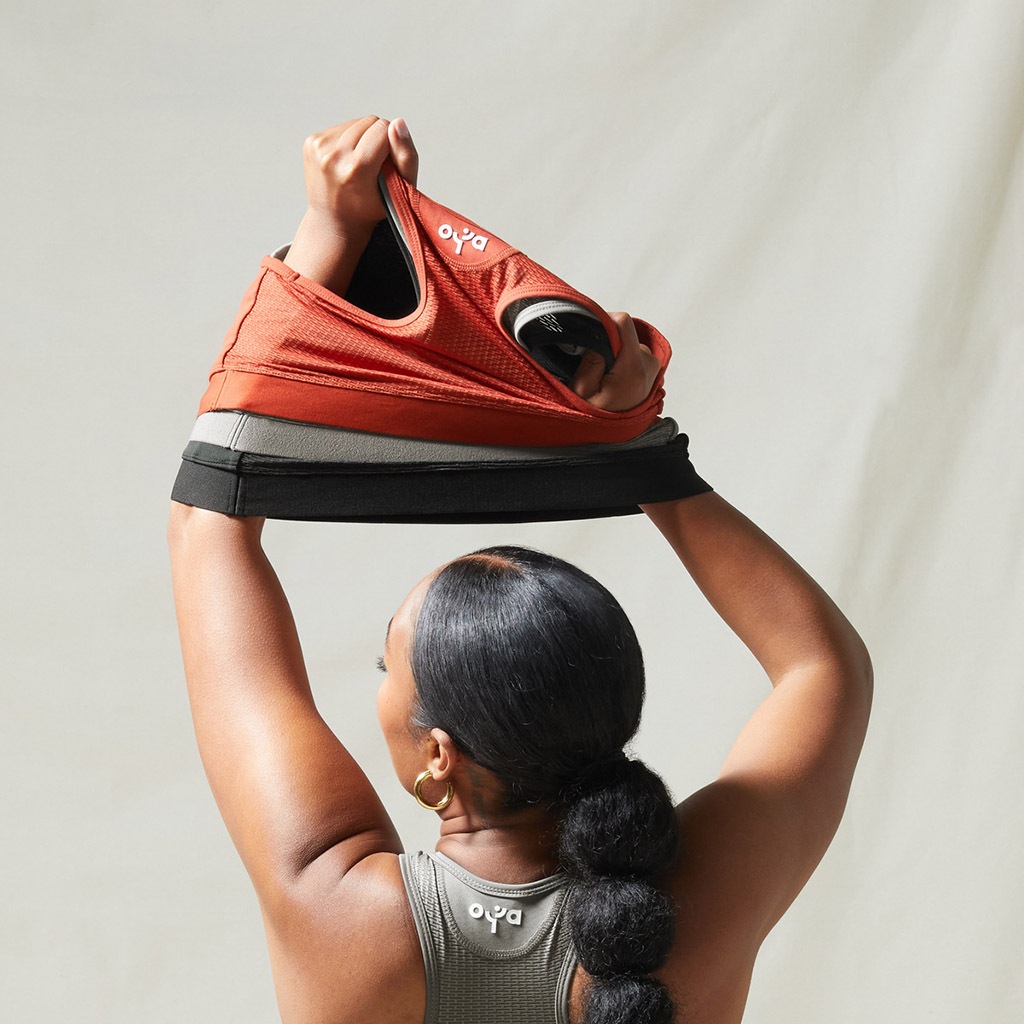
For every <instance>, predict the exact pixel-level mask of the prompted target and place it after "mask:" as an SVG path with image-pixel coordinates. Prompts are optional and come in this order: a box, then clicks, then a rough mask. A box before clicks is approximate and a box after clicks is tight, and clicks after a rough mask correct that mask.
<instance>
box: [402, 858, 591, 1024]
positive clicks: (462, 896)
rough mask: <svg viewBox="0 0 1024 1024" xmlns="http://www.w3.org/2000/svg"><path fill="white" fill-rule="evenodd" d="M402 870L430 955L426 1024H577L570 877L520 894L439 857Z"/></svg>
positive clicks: (411, 862)
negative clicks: (572, 1011)
mask: <svg viewBox="0 0 1024 1024" xmlns="http://www.w3.org/2000/svg"><path fill="white" fill-rule="evenodd" d="M399 863H400V866H401V871H402V879H403V881H404V882H405V888H406V893H407V895H408V897H409V904H410V907H411V908H412V914H413V919H414V920H415V922H416V932H417V935H418V936H419V940H420V948H421V950H422V952H423V965H424V970H425V973H426V986H427V1004H426V1013H425V1015H424V1024H569V987H570V985H571V983H572V978H573V974H574V973H575V970H576V965H577V960H576V953H575V950H574V948H573V945H572V939H571V937H570V934H569V925H568V920H567V916H566V914H565V913H564V912H563V911H564V907H565V899H566V896H567V894H568V888H569V882H568V879H567V877H566V876H565V875H563V874H558V875H553V876H551V877H549V878H543V879H540V880H539V881H536V882H529V883H526V884H523V885H510V884H504V883H499V882H490V881H485V880H484V879H481V878H477V877H476V876H475V875H473V874H470V872H468V871H466V870H465V869H464V868H462V867H460V866H459V865H458V864H456V863H455V862H454V861H453V860H451V859H450V858H448V857H445V856H444V855H443V854H439V853H415V854H403V855H402V856H401V857H400V858H399Z"/></svg>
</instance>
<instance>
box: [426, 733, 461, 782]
mask: <svg viewBox="0 0 1024 1024" xmlns="http://www.w3.org/2000/svg"><path fill="white" fill-rule="evenodd" d="M428 743H429V746H428V750H427V756H428V758H429V760H428V762H427V767H428V768H429V769H430V774H431V775H432V776H433V778H435V779H437V780H438V781H439V782H444V781H445V780H446V779H448V778H450V776H451V774H452V772H453V771H454V770H455V767H456V765H457V764H458V763H459V759H460V758H461V756H462V755H461V754H460V753H459V748H458V747H457V746H455V741H454V740H453V739H452V738H451V736H449V735H448V733H446V732H445V731H444V729H431V730H430V737H429V740H428Z"/></svg>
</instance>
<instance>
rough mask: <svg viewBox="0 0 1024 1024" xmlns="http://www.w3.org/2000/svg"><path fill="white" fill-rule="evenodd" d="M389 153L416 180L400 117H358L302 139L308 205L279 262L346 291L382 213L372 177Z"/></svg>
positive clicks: (414, 158)
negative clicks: (289, 245) (283, 257)
mask: <svg viewBox="0 0 1024 1024" xmlns="http://www.w3.org/2000/svg"><path fill="white" fill-rule="evenodd" d="M389 156H390V157H391V158H392V160H394V163H395V166H396V167H397V169H398V172H399V174H401V175H402V177H403V178H405V180H406V181H408V182H409V183H410V184H413V185H414V184H416V174H417V172H418V170H419V155H418V154H417V152H416V147H415V145H414V144H413V141H412V138H411V137H410V135H409V129H408V127H407V126H406V124H405V121H404V120H402V119H401V118H397V119H396V120H394V121H392V122H390V123H388V122H387V121H385V120H384V119H383V118H380V117H375V116H372V115H371V116H369V117H361V118H357V119H356V120H354V121H346V122H345V123H344V124H339V125H335V126H334V127H333V128H328V129H327V130H326V131H322V132H318V133H317V134H315V135H310V136H309V138H308V139H306V141H305V143H304V144H303V147H302V161H303V166H304V169H305V177H306V200H307V208H306V213H305V215H304V216H303V218H302V223H301V224H300V225H299V229H298V231H297V232H296V233H295V238H294V240H293V241H292V244H291V248H290V249H289V251H288V254H287V256H286V257H285V260H284V262H285V263H287V264H288V266H290V267H291V268H292V269H293V270H297V271H298V272H299V273H300V274H302V275H303V276H304V277H308V278H310V279H312V280H314V281H317V282H318V283H320V284H322V285H324V286H325V287H326V288H329V289H330V290H331V291H333V292H335V293H336V294H338V295H342V296H343V295H344V294H345V292H346V291H347V290H348V286H349V283H350V282H351V280H352V274H353V273H354V272H355V268H356V264H357V263H358V262H359V257H360V256H361V255H362V253H363V250H364V249H365V248H366V244H367V242H369V240H370V235H371V234H372V233H373V229H374V227H375V226H376V225H377V224H378V223H379V222H380V221H381V220H383V219H384V217H385V216H387V211H386V210H385V209H384V203H383V200H382V199H381V195H380V189H379V187H378V185H377V176H378V175H379V174H380V169H381V167H382V165H383V164H384V161H385V160H386V159H387V158H388V157H389Z"/></svg>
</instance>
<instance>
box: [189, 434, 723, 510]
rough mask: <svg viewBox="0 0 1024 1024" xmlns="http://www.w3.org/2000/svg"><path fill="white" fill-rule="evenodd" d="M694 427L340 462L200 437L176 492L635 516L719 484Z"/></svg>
mask: <svg viewBox="0 0 1024 1024" xmlns="http://www.w3.org/2000/svg"><path fill="white" fill-rule="evenodd" d="M687 444H688V440H687V437H686V435H685V434H680V435H678V436H677V437H676V438H675V439H673V440H672V441H670V442H668V443H667V444H664V445H659V446H658V447H656V448H648V449H640V450H637V451H626V452H623V451H619V452H615V453H610V454H609V455H607V456H595V455H590V456H588V457H585V458H579V459H566V458H557V459H546V460H531V461H529V462H523V463H509V462H500V463H498V462H492V463H487V462H476V463H468V464H467V463H465V462H458V463H454V462H448V463H397V464H394V463H393V464H390V465H381V464H380V463H336V462H300V461H296V460H293V459H282V458H275V457H273V456H266V455H253V454H251V453H247V452H237V451H232V450H231V449H228V448H222V447H220V446H219V445H212V444H207V443H205V442H202V441H190V442H189V444H188V447H187V448H186V449H185V452H184V454H183V456H182V464H181V469H180V470H179V472H178V477H177V480H175V483H174V489H173V491H172V493H171V497H172V499H173V500H174V501H179V502H182V503H183V504H186V505H197V506H199V507H200V508H207V509H211V510H213V511H215V512H223V513H226V514H228V515H238V516H268V517H269V518H271V519H302V520H314V521H328V522H356V523H523V522H546V521H552V520H565V519H595V518H601V517H604V516H623V515H634V514H636V513H638V512H639V511H640V509H639V508H638V506H639V505H641V504H647V503H651V502H658V501H670V500H673V499H675V498H685V497H689V496H692V495H695V494H703V493H705V492H706V491H710V490H711V487H710V486H709V485H708V484H707V483H705V482H704V481H703V480H702V479H701V478H700V477H699V476H698V475H697V473H696V471H695V470H694V468H693V465H692V464H691V462H690V459H689V456H688V454H687Z"/></svg>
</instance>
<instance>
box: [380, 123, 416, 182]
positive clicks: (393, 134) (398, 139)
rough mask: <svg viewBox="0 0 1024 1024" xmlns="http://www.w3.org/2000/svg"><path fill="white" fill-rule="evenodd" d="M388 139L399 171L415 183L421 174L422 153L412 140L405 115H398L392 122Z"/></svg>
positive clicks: (406, 178)
mask: <svg viewBox="0 0 1024 1024" xmlns="http://www.w3.org/2000/svg"><path fill="white" fill-rule="evenodd" d="M388 140H389V141H390V143H391V159H392V160H394V162H395V167H397V168H398V173H399V174H400V175H401V176H402V177H403V178H405V180H406V181H407V182H409V184H410V185H415V184H416V178H417V176H418V175H419V169H420V155H419V153H417V152H416V144H415V143H414V142H413V141H412V135H411V134H410V132H409V126H408V125H407V124H406V123H405V118H404V117H396V118H395V119H394V121H392V122H391V124H390V126H389V127H388Z"/></svg>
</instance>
